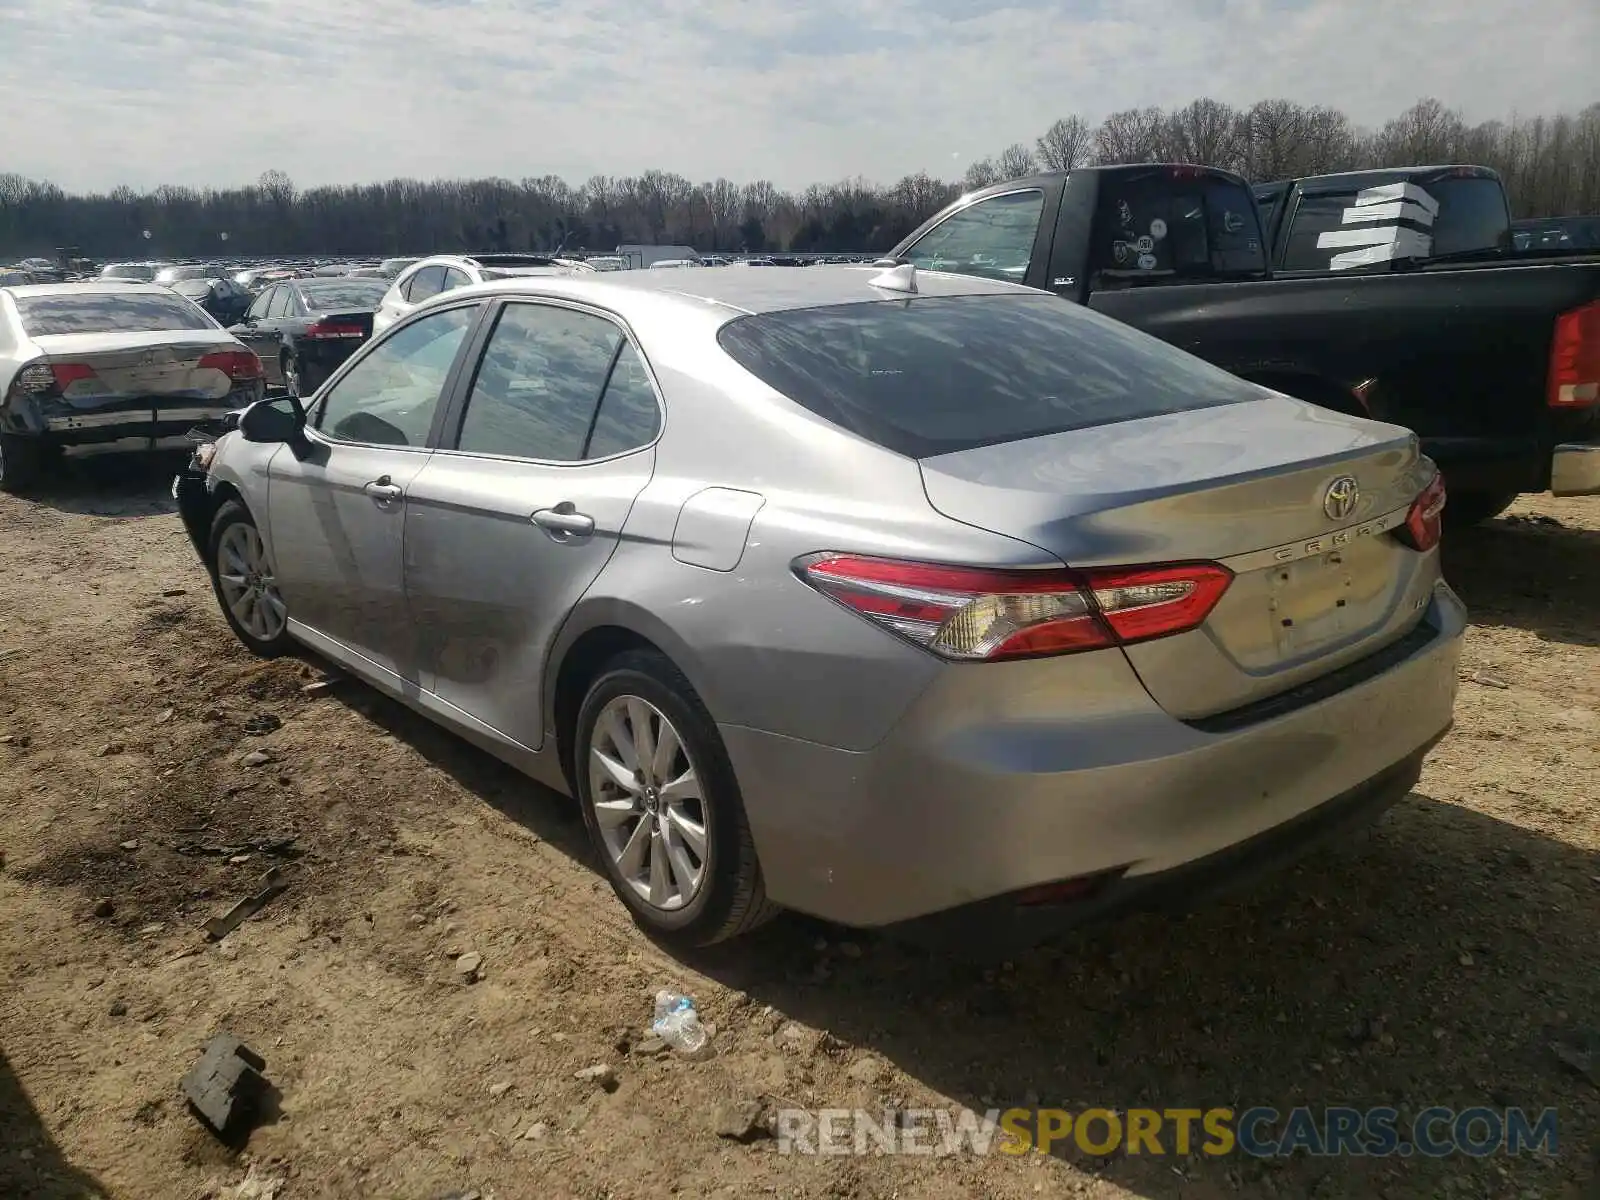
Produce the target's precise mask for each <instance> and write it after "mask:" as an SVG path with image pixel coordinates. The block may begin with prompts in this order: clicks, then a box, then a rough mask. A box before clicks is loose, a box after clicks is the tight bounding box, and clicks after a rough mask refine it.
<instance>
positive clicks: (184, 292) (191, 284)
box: [172, 279, 217, 296]
mask: <svg viewBox="0 0 1600 1200" xmlns="http://www.w3.org/2000/svg"><path fill="white" fill-rule="evenodd" d="M216 285H217V281H216V280H215V279H180V280H178V282H177V283H175V284H173V285H172V290H173V291H175V292H177V293H178V295H180V296H208V295H210V294H211V289H212V288H214V287H216Z"/></svg>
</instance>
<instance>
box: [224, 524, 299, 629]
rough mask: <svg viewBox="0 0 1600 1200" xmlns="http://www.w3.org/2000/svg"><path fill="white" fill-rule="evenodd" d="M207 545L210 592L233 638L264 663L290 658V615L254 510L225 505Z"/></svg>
mask: <svg viewBox="0 0 1600 1200" xmlns="http://www.w3.org/2000/svg"><path fill="white" fill-rule="evenodd" d="M207 545H208V547H209V549H210V551H211V553H210V554H209V555H208V562H207V565H208V566H209V567H210V569H211V590H212V591H213V592H215V593H216V596H217V605H218V607H220V608H221V609H222V616H223V619H224V620H226V621H227V622H228V627H229V628H230V629H232V630H233V634H234V636H235V637H237V638H238V639H239V640H240V641H241V642H243V643H244V645H245V648H246V649H247V650H249V651H250V652H251V653H253V654H258V655H260V656H261V657H262V658H278V657H279V656H281V655H284V654H287V653H289V651H290V650H292V649H293V648H294V642H293V640H292V639H291V638H290V637H289V628H288V616H289V612H288V609H287V607H286V606H285V605H284V603H283V597H282V596H280V595H279V594H278V586H277V579H276V571H275V570H274V568H273V566H272V562H271V559H270V558H269V557H268V555H267V551H266V545H265V543H264V542H263V541H262V539H261V531H260V530H259V529H257V528H256V522H255V518H254V517H252V516H251V515H250V510H249V509H248V508H246V507H245V506H244V505H243V504H241V503H239V502H238V501H237V500H229V501H227V502H226V503H225V504H223V506H222V507H221V508H219V509H217V515H216V517H215V518H214V519H213V520H212V522H211V540H210V541H209V542H208V543H207Z"/></svg>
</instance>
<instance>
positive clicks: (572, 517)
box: [533, 500, 594, 542]
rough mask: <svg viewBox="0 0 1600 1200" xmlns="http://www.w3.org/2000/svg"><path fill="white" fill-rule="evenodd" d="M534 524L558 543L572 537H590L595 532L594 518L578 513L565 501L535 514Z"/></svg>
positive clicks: (573, 506) (572, 505)
mask: <svg viewBox="0 0 1600 1200" xmlns="http://www.w3.org/2000/svg"><path fill="white" fill-rule="evenodd" d="M533 523H534V524H535V525H537V526H538V527H539V528H540V529H542V530H544V531H545V532H546V533H548V534H549V535H550V536H551V537H552V538H554V539H555V540H556V541H558V542H560V541H565V540H566V539H567V538H571V537H588V536H589V535H590V534H591V533H593V532H594V518H593V517H591V516H589V515H588V514H587V513H581V512H578V511H577V508H576V506H575V505H574V504H573V503H572V501H570V500H563V501H562V502H561V503H560V504H558V505H556V506H555V507H554V508H541V509H539V510H538V511H537V512H535V513H534V514H533Z"/></svg>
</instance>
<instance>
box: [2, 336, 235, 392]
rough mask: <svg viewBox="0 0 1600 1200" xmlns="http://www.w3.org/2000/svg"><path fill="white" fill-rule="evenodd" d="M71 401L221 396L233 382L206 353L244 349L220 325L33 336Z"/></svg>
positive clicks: (226, 370)
mask: <svg viewBox="0 0 1600 1200" xmlns="http://www.w3.org/2000/svg"><path fill="white" fill-rule="evenodd" d="M33 341H34V344H35V345H36V346H37V347H38V348H39V350H40V351H42V352H43V355H44V361H45V363H47V364H48V365H50V366H51V368H52V369H53V370H55V371H56V376H57V379H58V380H59V381H62V385H61V394H62V396H63V398H64V399H66V400H68V401H70V402H81V403H92V404H94V405H95V406H97V407H98V406H103V405H106V404H111V403H116V402H120V401H162V400H169V399H173V400H221V399H223V398H225V397H226V396H227V395H228V393H229V392H231V391H232V390H233V388H234V386H235V381H234V379H233V378H232V377H231V376H230V374H229V372H228V368H227V366H226V365H211V364H209V363H208V364H207V365H205V366H202V365H201V362H202V360H203V359H205V358H206V356H207V355H213V354H218V353H219V352H226V351H230V350H232V351H239V352H241V353H242V352H243V348H242V347H240V346H239V345H238V344H237V343H236V342H235V341H234V340H233V338H231V337H230V336H228V335H227V334H225V333H223V332H222V331H221V330H216V331H214V332H213V331H207V330H190V331H185V332H183V333H172V332H166V333H92V334H50V335H45V336H41V337H36V338H34V339H33Z"/></svg>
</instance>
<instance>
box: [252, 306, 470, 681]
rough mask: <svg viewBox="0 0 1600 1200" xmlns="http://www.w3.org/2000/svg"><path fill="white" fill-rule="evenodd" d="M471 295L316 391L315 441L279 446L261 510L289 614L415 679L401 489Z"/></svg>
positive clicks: (427, 430) (420, 462)
mask: <svg viewBox="0 0 1600 1200" xmlns="http://www.w3.org/2000/svg"><path fill="white" fill-rule="evenodd" d="M477 311H478V309H477V306H476V305H470V304H469V305H465V306H462V307H458V308H450V309H445V310H442V311H440V312H437V313H433V314H431V315H429V316H428V317H426V318H424V319H422V320H420V321H417V322H415V323H414V324H412V325H410V326H408V327H407V328H406V329H404V330H401V331H400V332H399V333H397V334H395V336H394V337H391V338H389V339H388V340H387V341H385V342H383V343H382V344H379V345H375V346H374V347H373V350H372V352H371V353H369V354H367V355H365V356H364V357H363V358H362V359H361V360H360V361H359V362H357V363H355V364H354V365H353V366H352V367H351V368H350V370H349V371H348V372H347V373H346V374H345V375H344V376H343V377H342V378H341V379H339V381H338V382H337V383H336V384H335V385H334V386H333V387H331V388H329V389H327V390H326V391H325V392H324V393H323V395H322V396H321V397H319V399H318V402H317V405H316V407H315V408H314V410H313V411H312V413H311V428H310V429H309V430H308V432H307V437H308V439H309V441H310V448H309V449H308V450H305V451H302V452H301V453H299V454H296V453H294V452H293V450H292V449H291V448H289V447H285V448H284V449H283V450H281V451H279V452H278V453H277V454H276V455H274V457H273V459H272V465H271V468H270V473H271V479H270V482H269V486H268V489H267V511H268V516H269V527H270V534H271V538H272V544H273V554H274V561H275V565H276V567H277V572H278V585H279V588H280V590H281V591H282V593H283V598H284V601H285V603H286V604H287V605H288V608H289V616H290V619H291V620H292V621H294V622H296V623H297V624H300V625H303V626H305V627H306V628H307V629H308V630H309V631H310V632H312V633H315V634H320V635H321V636H322V637H324V638H327V639H331V640H332V641H333V642H335V643H337V644H338V646H339V647H340V648H342V649H344V650H346V651H351V652H354V653H355V654H358V655H360V656H361V657H363V658H365V659H366V660H367V661H368V662H369V663H371V664H373V665H374V666H376V667H378V668H380V669H381V670H382V671H384V672H388V673H390V674H392V675H394V676H397V677H398V678H399V679H400V680H402V681H409V682H414V681H415V680H416V679H417V676H418V659H417V653H416V649H415V639H414V638H413V636H412V632H411V621H410V614H409V613H408V611H407V607H406V598H405V584H404V578H403V571H402V566H401V554H402V549H403V546H404V531H405V520H406V509H407V490H408V489H409V488H410V486H411V484H412V482H413V481H414V480H415V479H416V477H417V474H418V472H420V471H421V470H422V469H423V466H424V464H426V462H427V461H428V454H429V444H430V436H431V432H432V429H433V424H434V418H435V415H436V414H437V412H438V409H439V401H440V397H441V395H442V394H443V392H444V388H445V383H446V381H447V380H448V378H449V376H450V369H451V367H452V366H453V365H454V362H455V359H456V356H457V355H458V353H459V352H460V349H461V346H462V343H463V342H464V341H465V338H466V333H467V330H468V328H469V327H470V325H471V323H472V320H473V318H474V317H475V316H476V315H477Z"/></svg>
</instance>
